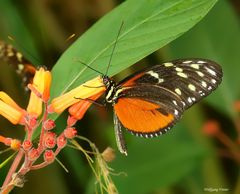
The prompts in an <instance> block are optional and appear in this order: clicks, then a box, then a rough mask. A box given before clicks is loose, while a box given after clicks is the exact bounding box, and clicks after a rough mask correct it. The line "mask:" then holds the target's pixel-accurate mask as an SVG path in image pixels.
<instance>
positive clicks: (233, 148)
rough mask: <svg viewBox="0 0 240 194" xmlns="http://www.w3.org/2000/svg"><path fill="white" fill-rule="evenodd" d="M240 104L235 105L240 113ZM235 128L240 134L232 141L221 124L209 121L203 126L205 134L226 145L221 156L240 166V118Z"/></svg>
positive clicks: (220, 151) (236, 120) (237, 118)
mask: <svg viewBox="0 0 240 194" xmlns="http://www.w3.org/2000/svg"><path fill="white" fill-rule="evenodd" d="M239 104H240V103H239V102H237V103H235V104H234V108H235V110H236V111H238V112H239V110H240V109H239ZM234 124H235V127H236V132H237V134H238V138H237V139H236V140H232V139H231V138H230V137H229V136H228V135H226V134H225V133H224V132H223V129H222V128H221V124H220V123H219V122H218V121H216V120H209V121H207V122H205V124H204V125H203V128H202V129H203V132H204V134H206V135H208V136H210V137H214V138H216V139H217V140H218V141H219V142H221V143H222V145H224V149H221V150H219V154H220V155H221V156H224V157H228V158H231V159H233V160H234V161H235V162H236V163H237V164H240V152H239V150H240V146H239V145H240V144H239V142H240V141H239V140H240V118H239V117H238V116H236V118H235V123H234Z"/></svg>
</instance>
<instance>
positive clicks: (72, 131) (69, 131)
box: [64, 127, 77, 139]
mask: <svg viewBox="0 0 240 194" xmlns="http://www.w3.org/2000/svg"><path fill="white" fill-rule="evenodd" d="M76 135H77V130H76V129H75V128H73V127H69V128H66V129H65V130H64V136H65V137H66V138H67V139H72V138H74V137H75V136H76Z"/></svg>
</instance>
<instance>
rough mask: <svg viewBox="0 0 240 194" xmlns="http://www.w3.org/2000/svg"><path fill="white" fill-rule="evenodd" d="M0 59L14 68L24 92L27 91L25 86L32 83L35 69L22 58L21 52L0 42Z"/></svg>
mask: <svg viewBox="0 0 240 194" xmlns="http://www.w3.org/2000/svg"><path fill="white" fill-rule="evenodd" d="M0 59H1V60H3V61H5V62H6V63H7V64H9V65H11V66H12V67H14V69H15V70H16V72H17V74H19V75H20V77H21V78H22V81H23V85H24V88H25V90H28V88H27V84H28V83H32V79H33V77H34V75H35V72H36V68H35V67H34V66H33V65H32V63H31V62H29V61H28V60H27V59H26V58H24V57H23V54H22V53H21V52H18V51H17V50H16V49H15V48H13V46H12V45H11V44H7V43H5V42H3V41H0Z"/></svg>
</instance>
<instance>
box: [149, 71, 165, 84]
mask: <svg viewBox="0 0 240 194" xmlns="http://www.w3.org/2000/svg"><path fill="white" fill-rule="evenodd" d="M147 73H148V74H150V75H151V76H152V77H154V78H156V79H158V83H162V82H163V81H164V79H161V78H160V77H159V74H158V73H156V72H154V71H152V70H151V71H148V72H147Z"/></svg>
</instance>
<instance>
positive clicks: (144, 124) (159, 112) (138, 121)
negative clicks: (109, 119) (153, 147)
mask: <svg viewBox="0 0 240 194" xmlns="http://www.w3.org/2000/svg"><path fill="white" fill-rule="evenodd" d="M114 111H115V113H116V115H117V116H118V118H119V120H120V121H121V123H122V125H123V126H124V127H125V128H126V129H128V130H129V131H131V132H132V133H133V134H135V135H137V136H144V137H153V136H157V135H160V134H163V133H165V132H166V131H167V130H168V129H170V128H171V126H173V124H174V123H175V122H176V121H177V120H179V119H180V117H181V115H182V112H183V104H182V103H181V102H180V98H179V97H178V96H177V95H176V94H174V93H173V92H171V91H170V90H167V89H166V88H163V87H160V86H157V85H147V84H144V85H136V86H132V87H130V88H128V89H125V90H123V91H122V96H121V97H120V98H119V99H118V102H117V103H116V104H115V105H114Z"/></svg>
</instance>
